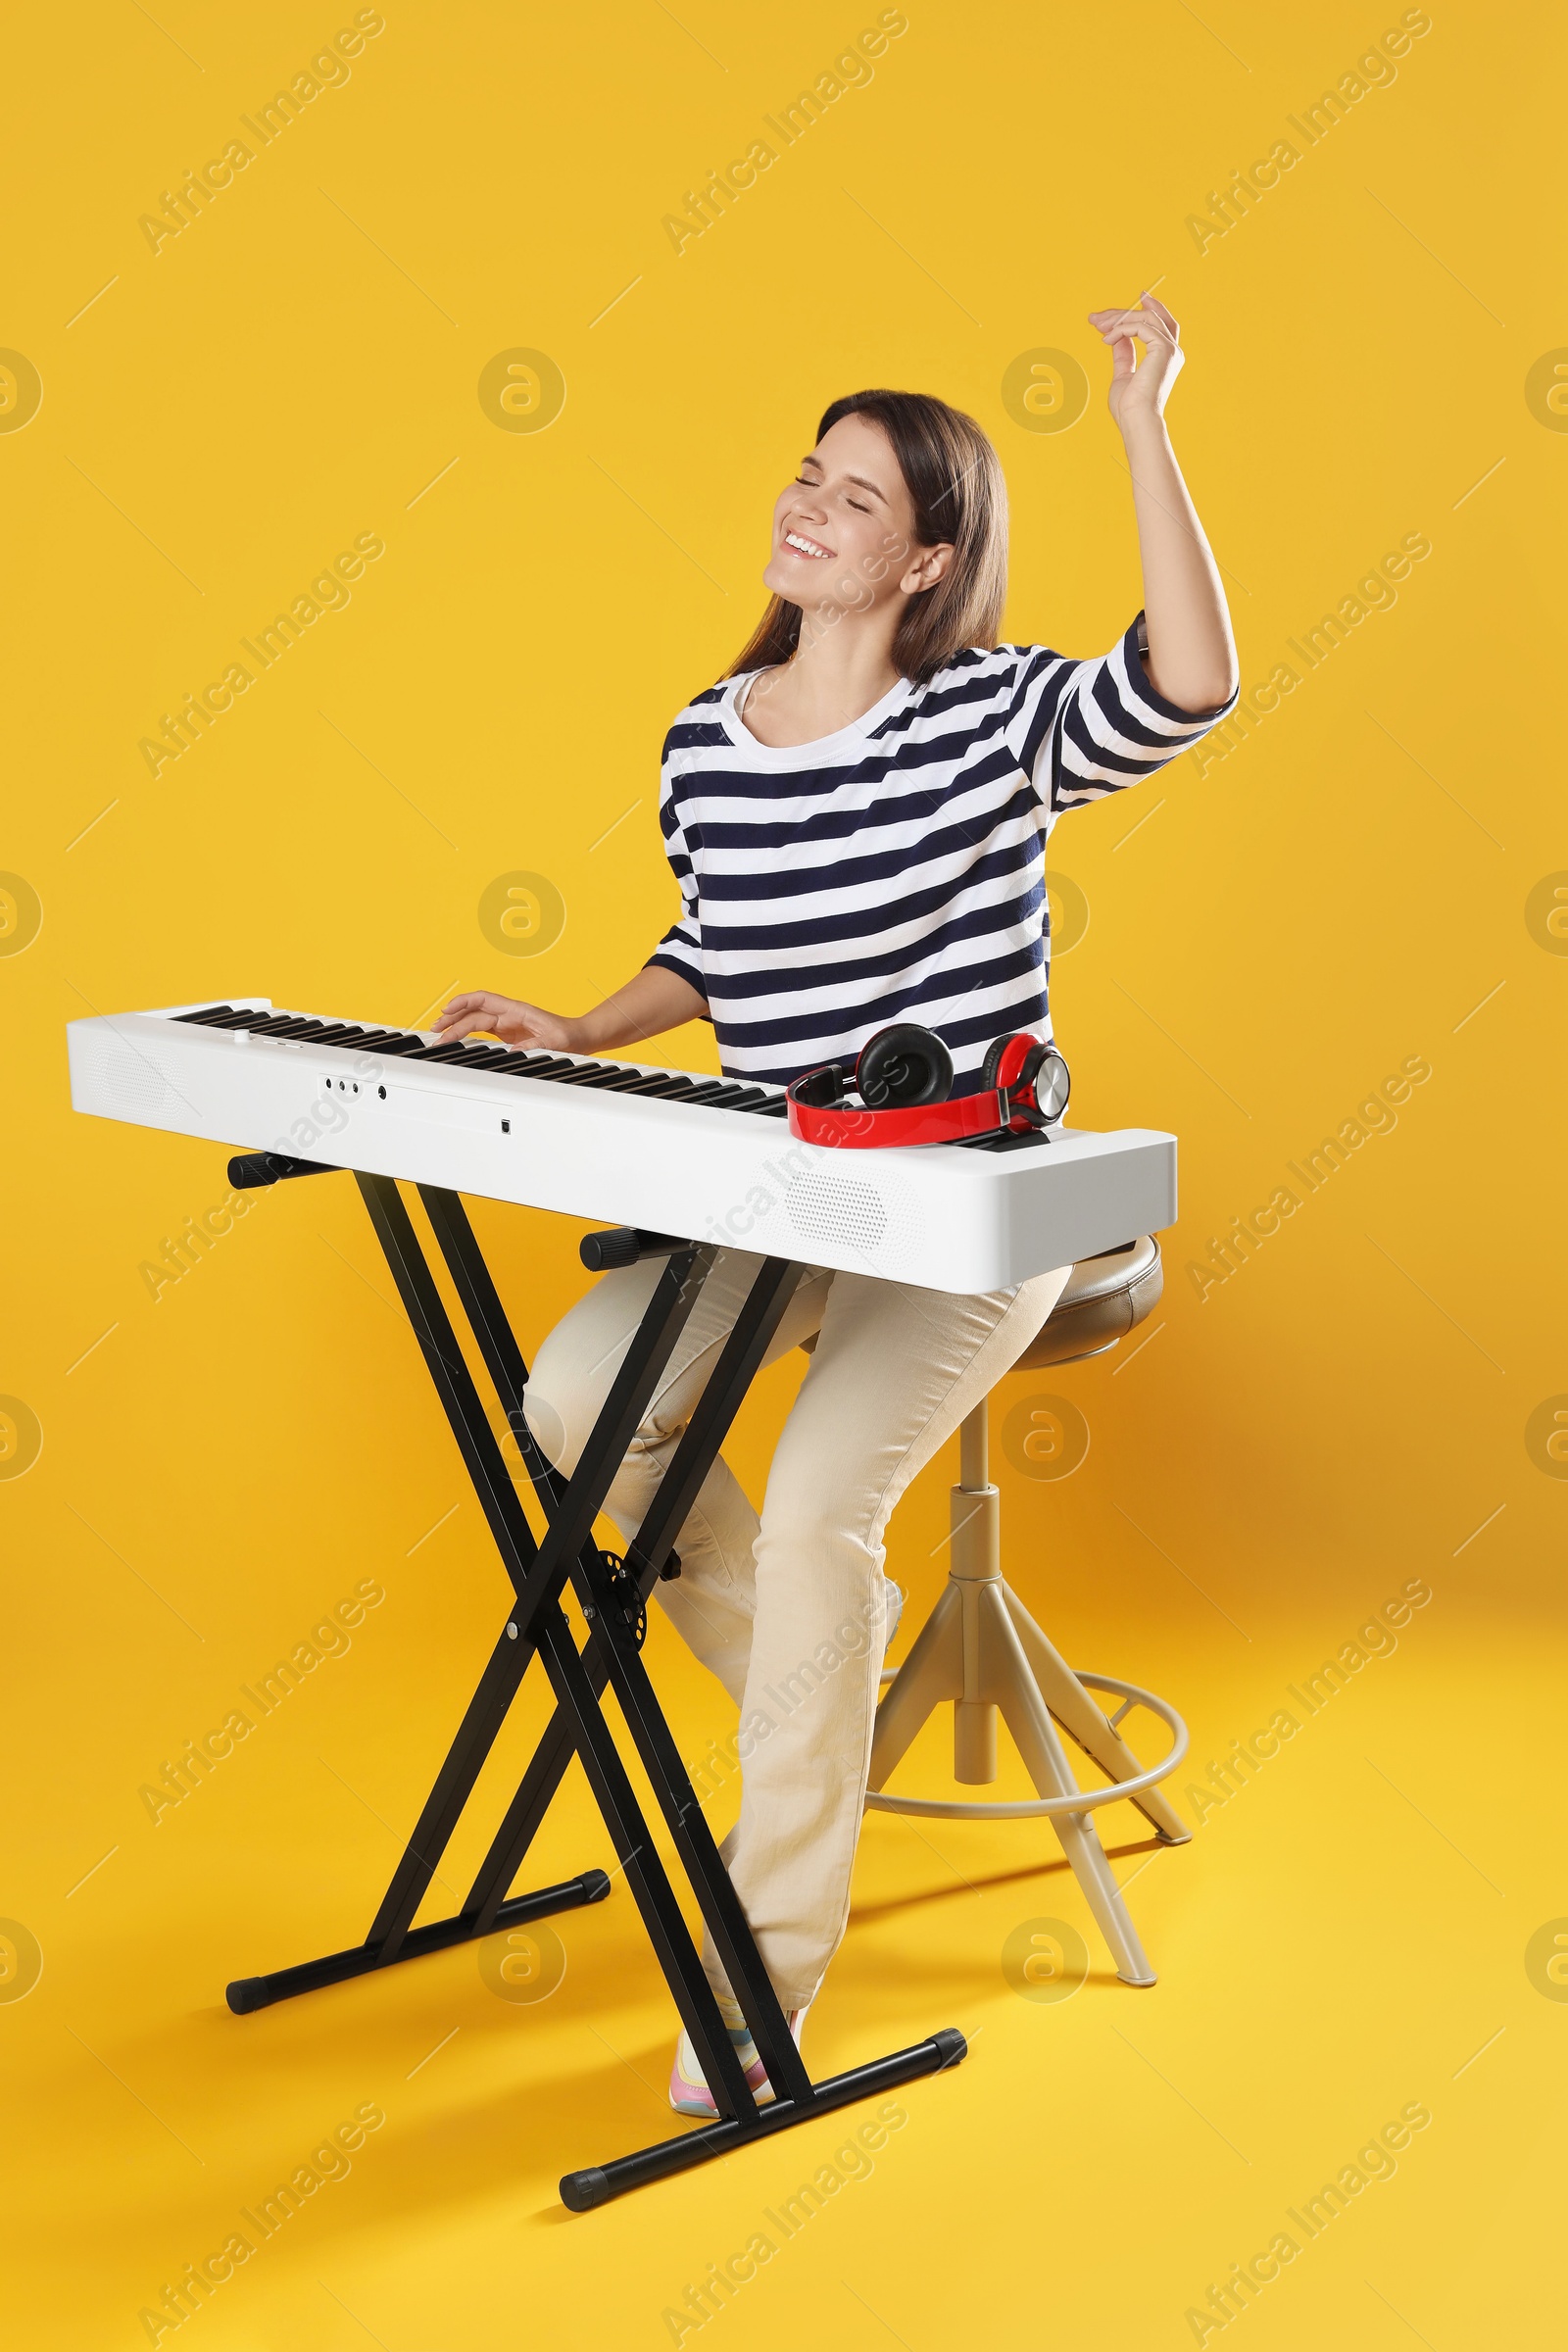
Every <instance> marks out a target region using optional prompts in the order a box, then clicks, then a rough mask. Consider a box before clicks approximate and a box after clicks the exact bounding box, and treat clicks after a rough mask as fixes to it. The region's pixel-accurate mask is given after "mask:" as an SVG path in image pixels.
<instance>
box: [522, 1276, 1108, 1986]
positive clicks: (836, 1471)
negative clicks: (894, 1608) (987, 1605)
mask: <svg viewBox="0 0 1568 2352" xmlns="http://www.w3.org/2000/svg"><path fill="white" fill-rule="evenodd" d="M760 1264H761V1259H760V1258H759V1257H755V1256H752V1255H751V1254H750V1253H749V1252H747V1251H745V1250H721V1251H720V1252H719V1254H718V1258H717V1261H716V1263H715V1265H714V1267H713V1270H712V1272H711V1274H710V1276H709V1278H708V1281H707V1283H706V1285H705V1286H704V1289H703V1292H702V1295H701V1297H700V1298H699V1299H698V1302H697V1305H696V1306H695V1308H694V1309H693V1311H692V1314H691V1316H690V1318H689V1320H688V1321H687V1323H686V1326H685V1328H684V1330H683V1331H682V1333H681V1335H680V1338H679V1340H678V1341H677V1342H676V1344H675V1348H674V1352H673V1353H672V1355H671V1356H670V1359H669V1362H668V1363H667V1364H666V1366H665V1368H664V1371H663V1373H662V1377H661V1381H660V1385H659V1387H658V1389H657V1391H656V1392H655V1395H654V1397H653V1400H652V1402H651V1403H650V1405H649V1407H648V1412H647V1415H646V1417H645V1419H644V1421H643V1424H642V1427H641V1429H640V1430H639V1431H638V1433H637V1436H636V1438H635V1439H634V1440H633V1442H632V1446H631V1449H630V1451H629V1452H628V1454H627V1455H626V1459H625V1461H624V1462H623V1463H622V1465H621V1468H620V1470H619V1472H618V1473H617V1475H616V1478H615V1482H614V1484H613V1487H612V1488H611V1491H610V1495H609V1497H608V1500H607V1503H606V1509H607V1511H608V1513H609V1515H610V1517H611V1518H612V1519H613V1521H614V1523H615V1525H616V1526H617V1527H618V1528H619V1529H620V1531H621V1533H622V1534H623V1535H624V1536H626V1537H628V1538H629V1537H631V1536H632V1535H634V1534H635V1533H636V1530H637V1527H638V1525H639V1523H640V1522H641V1519H642V1516H643V1513H644V1511H645V1510H646V1509H647V1507H648V1504H649V1503H650V1501H651V1500H652V1498H653V1495H654V1491H655V1489H656V1487H657V1486H658V1484H659V1481H660V1478H661V1477H662V1473H663V1471H664V1469H665V1467H666V1465H667V1464H668V1461H669V1459H670V1456H671V1454H672V1453H673V1451H674V1448H675V1446H676V1444H677V1443H678V1441H679V1438H680V1434H681V1431H682V1430H683V1429H684V1428H685V1426H686V1423H687V1421H688V1419H689V1418H690V1415H691V1413H692V1410H693V1408H694V1406H695V1405H696V1403H697V1400H698V1398H699V1397H701V1395H702V1393H703V1389H704V1387H705V1386H706V1384H707V1381H708V1378H709V1375H710V1373H711V1371H712V1368H713V1365H714V1362H715V1361H716V1359H717V1356H718V1352H719V1349H720V1348H721V1347H722V1346H723V1343H724V1340H725V1338H726V1337H727V1335H728V1333H729V1330H730V1327H731V1325H732V1324H733V1322H734V1320H735V1317H736V1315H737V1314H738V1313H739V1311H740V1308H741V1305H742V1303H743V1301H744V1299H745V1298H746V1294H747V1292H748V1290H749V1289H750V1287H751V1284H752V1282H753V1280H754V1279H755V1277H756V1275H757V1272H758V1270H759V1268H760ZM1070 1271H1071V1269H1070V1268H1069V1267H1066V1266H1063V1267H1060V1268H1058V1269H1057V1270H1056V1271H1055V1272H1054V1273H1050V1274H1040V1275H1037V1276H1036V1277H1035V1278H1034V1279H1033V1280H1032V1281H1030V1282H1026V1283H1024V1284H1022V1285H1021V1286H1020V1287H1019V1288H1018V1289H1016V1290H1011V1291H988V1292H984V1293H982V1294H980V1295H978V1296H976V1297H972V1298H965V1297H957V1296H954V1295H950V1294H949V1293H947V1292H942V1291H923V1290H916V1289H914V1288H912V1287H911V1286H908V1285H905V1284H902V1283H896V1282H878V1281H873V1280H872V1279H870V1278H869V1277H868V1276H865V1275H859V1274H835V1273H832V1272H830V1271H827V1270H825V1269H822V1268H820V1267H808V1268H807V1270H806V1272H805V1274H804V1275H803V1277H802V1280H801V1283H800V1285H799V1288H798V1289H797V1290H796V1292H795V1295H794V1297H793V1298H792V1299H791V1300H790V1303H789V1305H788V1307H787V1308H786V1309H785V1312H784V1316H783V1320H782V1321H781V1323H780V1324H779V1327H778V1331H777V1333H776V1334H775V1336H774V1339H773V1344H772V1346H771V1348H769V1350H768V1354H767V1357H766V1361H767V1362H769V1363H772V1362H774V1361H776V1360H777V1358H778V1357H779V1356H781V1355H783V1354H785V1353H787V1351H788V1350H789V1349H790V1348H797V1347H799V1346H800V1344H801V1342H802V1341H803V1340H804V1339H807V1338H809V1335H810V1334H811V1333H812V1332H816V1333H818V1335H819V1336H818V1340H817V1345H816V1348H815V1352H814V1353H813V1354H812V1357H811V1361H810V1367H809V1370H808V1372H807V1375H806V1378H805V1381H804V1382H803V1383H802V1386H801V1391H800V1395H799V1396H798V1397H797V1398H796V1401H795V1404H794V1406H793V1407H792V1409H791V1411H790V1415H789V1419H788V1420H787V1421H786V1422H785V1425H784V1429H783V1432H782V1434H781V1436H780V1438H779V1442H778V1445H777V1447H776V1449H775V1451H774V1455H773V1463H772V1468H771V1471H770V1473H769V1476H768V1482H767V1494H766V1497H765V1499H764V1501H763V1504H762V1515H761V1520H760V1522H759V1520H758V1516H757V1513H756V1512H755V1511H754V1510H753V1508H752V1506H751V1504H750V1502H748V1500H747V1498H746V1496H745V1495H744V1493H743V1492H742V1490H741V1488H740V1486H739V1484H738V1483H737V1481H736V1479H735V1477H734V1475H733V1473H732V1472H731V1471H730V1469H729V1468H728V1466H727V1465H726V1464H725V1462H724V1461H723V1460H722V1458H720V1459H719V1460H718V1461H716V1462H715V1463H714V1465H713V1467H712V1469H711V1471H710V1473H709V1475H708V1478H707V1480H706V1482H705V1483H704V1486H703V1488H702V1491H701V1493H700V1494H699V1495H698V1498H697V1501H696V1503H695V1504H694V1506H693V1508H692V1512H691V1515H690V1517H689V1518H688V1519H687V1521H686V1524H685V1526H684V1527H683V1528H682V1529H681V1531H680V1535H679V1537H678V1538H677V1543H676V1548H677V1549H678V1551H679V1553H680V1560H681V1573H680V1576H679V1578H678V1579H675V1580H672V1581H671V1582H669V1583H661V1584H659V1585H658V1586H656V1587H655V1590H656V1592H657V1593H658V1595H659V1598H660V1600H661V1602H662V1605H663V1607H664V1609H665V1610H666V1611H667V1613H668V1615H669V1616H670V1618H671V1619H672V1620H673V1622H674V1623H675V1625H676V1626H677V1627H678V1628H679V1630H680V1632H681V1634H682V1636H683V1637H684V1639H685V1641H686V1642H687V1643H688V1644H689V1646H690V1647H691V1648H692V1650H694V1651H695V1653H696V1655H697V1656H698V1657H699V1658H701V1659H702V1661H703V1663H704V1664H705V1665H707V1666H709V1667H711V1669H712V1671H713V1673H714V1674H715V1675H716V1676H717V1677H718V1679H719V1681H720V1682H721V1683H722V1684H723V1686H724V1689H725V1690H726V1691H728V1693H729V1695H730V1697H731V1699H733V1701H734V1702H735V1704H736V1706H737V1707H738V1709H739V1710H740V1733H739V1740H738V1743H737V1748H736V1749H734V1750H732V1752H738V1754H739V1756H740V1758H741V1762H742V1776H743V1777H742V1793H741V1809H740V1818H739V1820H738V1821H737V1822H736V1824H735V1827H734V1828H733V1829H732V1830H731V1832H730V1834H729V1836H728V1837H727V1838H725V1839H724V1841H723V1847H722V1851H723V1854H724V1859H725V1862H726V1863H727V1865H728V1867H729V1871H730V1875H731V1877H732V1878H733V1880H734V1882H735V1887H736V1890H737V1892H738V1893H739V1896H740V1899H741V1903H742V1906H743V1908H744V1910H745V1912H746V1916H747V1918H748V1920H749V1921H750V1922H751V1926H752V1931H753V1934H754V1935H755V1936H756V1937H757V1940H758V1944H759V1946H760V1950H761V1954H762V1959H763V1962H764V1964H765V1966H766V1968H767V1972H768V1975H769V1977H770V1978H771V1979H772V1982H773V1985H774V1988H775V1990H776V1991H777V1993H778V1996H779V2000H780V2002H781V2004H782V2005H783V2007H784V2008H785V2009H797V2008H802V2007H804V2006H805V2004H806V2003H807V2002H808V2001H809V2000H810V1999H811V1998H812V1996H813V1995H814V1993H815V1991H816V1988H817V1985H819V1983H820V1982H821V1977H822V1972H823V1970H824V1969H825V1968H826V1966H827V1964H828V1962H829V1960H830V1959H831V1958H832V1956H833V1954H834V1952H835V1951H836V1950H837V1948H838V1944H839V1941H840V1939H841V1937H842V1936H843V1934H844V1927H845V1922H846V1919H847V1918H848V1915H849V1905H850V1875H851V1870H852V1867H853V1864H854V1860H855V1847H856V1840H857V1838H858V1834H859V1827H860V1814H861V1808H862V1805H863V1802H864V1797H865V1783H866V1774H867V1771H868V1769H869V1765H870V1756H871V1735H872V1730H873V1718H874V1716H875V1711H876V1702H877V1692H878V1688H879V1677H880V1674H881V1668H882V1655H883V1650H884V1648H885V1646H886V1642H885V1627H884V1586H883V1579H882V1563H883V1559H884V1556H885V1554H884V1548H883V1541H882V1539H883V1534H884V1531H885V1529H886V1527H887V1523H888V1519H889V1516H890V1515H891V1513H892V1510H893V1506H894V1504H895V1503H896V1502H897V1501H898V1499H899V1496H900V1495H902V1494H903V1492H904V1490H905V1488H906V1487H907V1485H908V1483H909V1481H910V1480H911V1479H912V1478H913V1477H914V1476H915V1474H916V1472H917V1471H919V1470H920V1469H922V1468H923V1467H924V1465H925V1464H926V1463H927V1462H928V1461H929V1460H930V1459H931V1457H932V1455H933V1454H934V1453H935V1452H936V1451H937V1449H938V1447H939V1446H943V1445H944V1444H945V1443H946V1441H947V1440H948V1439H949V1438H950V1437H951V1436H952V1435H953V1432H954V1431H955V1430H956V1428H957V1426H958V1424H959V1422H960V1421H962V1419H963V1418H964V1416H965V1415H966V1414H967V1413H968V1412H969V1411H970V1410H971V1409H972V1408H973V1406H974V1405H976V1404H977V1403H978V1402H979V1401H980V1399H981V1397H984V1396H985V1395H986V1393H987V1391H988V1390H989V1389H990V1388H991V1387H992V1385H993V1384H994V1383H995V1382H996V1381H997V1380H999V1379H1000V1378H1001V1376H1002V1374H1003V1373H1004V1372H1005V1371H1007V1370H1008V1369H1009V1368H1010V1366H1011V1365H1012V1364H1013V1363H1014V1362H1015V1361H1016V1360H1017V1358H1018V1357H1019V1356H1020V1355H1021V1354H1022V1353H1023V1351H1024V1349H1025V1348H1027V1347H1028V1346H1029V1344H1030V1342H1031V1341H1032V1340H1033V1339H1034V1337H1035V1335H1036V1334H1037V1333H1038V1331H1039V1330H1040V1328H1041V1326H1042V1324H1043V1323H1044V1322H1045V1320H1046V1317H1047V1316H1048V1315H1049V1314H1050V1312H1051V1310H1052V1308H1053V1307H1054V1305H1055V1303H1056V1300H1057V1299H1058V1298H1059V1296H1060V1294H1061V1291H1062V1287H1063V1285H1064V1284H1065V1282H1066V1280H1067V1276H1068V1274H1069V1272H1070ZM661 1272H662V1262H661V1261H656V1260H649V1261H645V1262H644V1263H643V1264H641V1265H637V1266H631V1267H628V1268H626V1269H625V1270H624V1271H622V1272H618V1273H613V1274H606V1275H603V1276H602V1277H601V1278H600V1280H599V1281H598V1282H597V1283H596V1284H595V1285H594V1287H593V1289H592V1290H591V1291H590V1292H589V1293H588V1294H587V1296H586V1297H585V1298H584V1299H581V1300H580V1301H579V1302H578V1304H577V1305H576V1306H574V1307H573V1308H572V1309H571V1311H570V1312H569V1314H567V1315H565V1316H564V1318H563V1320H562V1321H561V1322H560V1323H559V1324H558V1325H557V1326H556V1328H555V1330H554V1331H553V1332H552V1333H551V1334H550V1336H549V1338H548V1339H547V1340H546V1341H545V1343H544V1345H543V1347H542V1348H540V1350H539V1355H538V1359H537V1361H536V1363H535V1365H534V1368H533V1374H532V1377H531V1379H530V1380H529V1383H528V1391H527V1397H526V1400H525V1401H526V1407H527V1414H528V1422H529V1426H530V1428H531V1429H532V1430H533V1432H534V1435H535V1436H536V1437H537V1439H538V1440H539V1443H540V1445H541V1446H543V1447H544V1449H545V1451H546V1452H547V1453H549V1454H550V1456H551V1458H552V1459H553V1460H554V1461H555V1462H556V1463H557V1465H558V1466H559V1467H561V1468H563V1469H566V1470H568V1471H569V1470H571V1469H573V1468H574V1467H575V1465H576V1462H577V1458H578V1455H579V1454H580V1452H581V1450H582V1446H583V1445H584V1443H585V1442H586V1440H587V1437H588V1434H589V1431H590V1430H591V1429H592V1427H593V1423H594V1419H595V1417H596V1415H597V1413H598V1411H599V1408H600V1405H601V1404H602V1403H603V1401H604V1398H605V1396H606V1394H607V1393H608V1391H609V1388H610V1385H611V1382H612V1381H613V1378H614V1376H615V1373H616V1372H617V1370H618V1369H619V1367H620V1363H621V1360H622V1357H623V1356H624V1354H625V1351H626V1348H627V1346H628V1344H629V1342H630V1340H631V1337H632V1334H633V1332H634V1331H635V1330H636V1328H637V1324H638V1322H639V1320H640V1318H641V1315H642V1312H643V1309H644V1307H645V1306H646V1305H647V1303H648V1299H649V1296H650V1294H651V1292H652V1290H653V1288H654V1285H655V1284H656V1283H657V1282H658V1280H659V1278H660V1274H661ZM703 1963H704V1966H705V1968H706V1969H707V1971H708V1975H709V1979H710V1981H711V1984H712V1985H713V1989H714V1990H715V1992H719V1993H727V1992H728V1991H729V1986H728V1985H727V1983H726V1981H725V1978H724V1973H723V1970H722V1968H721V1967H720V1966H719V1963H718V1960H717V1956H716V1954H715V1953H714V1952H713V1951H712V1949H711V1945H710V1946H709V1947H708V1948H706V1949H705V1951H704V1954H703Z"/></svg>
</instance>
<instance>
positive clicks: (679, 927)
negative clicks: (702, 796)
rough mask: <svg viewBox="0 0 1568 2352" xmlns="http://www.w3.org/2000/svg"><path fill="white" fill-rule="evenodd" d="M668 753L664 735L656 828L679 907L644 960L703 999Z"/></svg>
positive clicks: (696, 918) (697, 913)
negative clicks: (674, 976)
mask: <svg viewBox="0 0 1568 2352" xmlns="http://www.w3.org/2000/svg"><path fill="white" fill-rule="evenodd" d="M669 753H670V743H669V739H668V738H666V740H665V743H664V756H663V762H662V772H661V776H660V783H659V829H660V831H661V832H662V834H663V836H664V856H665V857H666V858H668V860H669V870H670V872H671V873H672V874H673V875H674V877H675V880H676V882H677V883H678V884H679V886H680V901H681V910H680V914H679V916H678V918H677V919H676V921H674V922H673V923H671V925H670V927H669V929H668V930H667V931H666V932H665V933H664V936H663V938H662V940H661V941H660V943H659V945H658V947H657V948H656V949H655V951H654V953H653V955H652V956H649V958H648V963H649V965H653V964H656V963H657V964H662V965H663V967H664V969H665V970H666V971H670V972H678V973H679V975H680V977H681V978H682V979H683V980H684V981H686V982H687V983H688V984H689V986H691V987H692V988H695V989H696V991H697V993H698V995H699V996H700V997H703V998H706V997H707V994H708V991H707V989H706V987H705V986H704V983H703V924H702V912H701V907H700V904H699V899H698V890H697V870H696V868H695V866H694V865H693V863H692V855H691V846H690V844H689V843H688V842H687V839H686V830H685V826H684V823H683V822H682V817H681V809H680V797H679V787H680V778H679V775H678V773H676V772H675V771H674V770H673V769H672V767H671V762H670V756H669ZM645 968H646V967H645Z"/></svg>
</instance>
